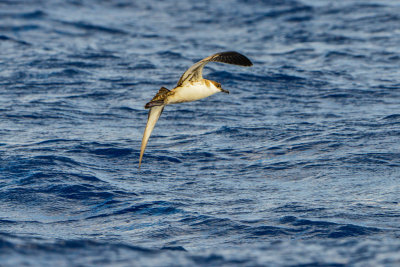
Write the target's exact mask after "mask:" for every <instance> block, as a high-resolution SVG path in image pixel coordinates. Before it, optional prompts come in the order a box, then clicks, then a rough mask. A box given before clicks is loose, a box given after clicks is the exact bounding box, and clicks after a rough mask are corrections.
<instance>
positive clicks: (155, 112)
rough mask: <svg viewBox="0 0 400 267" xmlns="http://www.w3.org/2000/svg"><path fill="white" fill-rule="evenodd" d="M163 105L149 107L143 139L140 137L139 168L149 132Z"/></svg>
mask: <svg viewBox="0 0 400 267" xmlns="http://www.w3.org/2000/svg"><path fill="white" fill-rule="evenodd" d="M164 107H165V105H160V106H153V107H151V108H150V111H149V115H148V117H147V124H146V128H145V130H144V134H143V139H142V146H141V147H140V158H139V168H140V165H141V163H142V158H143V153H144V150H145V149H146V146H147V142H148V141H149V138H150V135H151V132H152V131H153V129H154V126H155V125H156V123H157V121H158V118H159V117H160V116H161V114H162V112H163V110H164Z"/></svg>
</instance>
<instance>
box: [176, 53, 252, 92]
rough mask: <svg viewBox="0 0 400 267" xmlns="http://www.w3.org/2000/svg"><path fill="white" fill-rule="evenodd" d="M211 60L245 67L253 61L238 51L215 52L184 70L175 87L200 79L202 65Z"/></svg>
mask: <svg viewBox="0 0 400 267" xmlns="http://www.w3.org/2000/svg"><path fill="white" fill-rule="evenodd" d="M212 61H214V62H221V63H227V64H234V65H239V66H247V67H249V66H252V65H253V63H251V61H250V60H249V59H248V58H247V57H245V56H244V55H242V54H240V53H238V52H234V51H229V52H221V53H217V54H214V55H212V56H209V57H206V58H205V59H202V60H200V61H199V62H197V63H195V64H194V65H193V66H191V67H190V68H189V69H188V70H187V71H185V73H184V74H183V75H182V77H181V78H180V79H179V81H178V84H177V87H178V86H181V85H183V84H184V83H187V82H190V81H197V80H200V79H202V78H203V75H202V72H203V68H204V66H205V65H206V64H207V63H208V62H212Z"/></svg>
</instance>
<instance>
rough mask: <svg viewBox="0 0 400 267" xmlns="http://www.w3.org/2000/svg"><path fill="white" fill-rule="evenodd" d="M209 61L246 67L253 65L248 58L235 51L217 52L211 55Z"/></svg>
mask: <svg viewBox="0 0 400 267" xmlns="http://www.w3.org/2000/svg"><path fill="white" fill-rule="evenodd" d="M211 61H216V62H222V63H227V64H234V65H239V66H246V67H250V66H253V63H252V62H251V61H250V59H248V58H247V57H246V56H244V55H242V54H240V53H238V52H235V51H227V52H221V53H217V54H215V55H214V56H212V58H211Z"/></svg>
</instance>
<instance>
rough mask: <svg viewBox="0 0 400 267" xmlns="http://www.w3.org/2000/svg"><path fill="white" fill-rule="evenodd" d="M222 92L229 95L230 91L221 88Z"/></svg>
mask: <svg viewBox="0 0 400 267" xmlns="http://www.w3.org/2000/svg"><path fill="white" fill-rule="evenodd" d="M220 90H221V92H223V93H227V94H229V91H228V90H225V89H222V88H220Z"/></svg>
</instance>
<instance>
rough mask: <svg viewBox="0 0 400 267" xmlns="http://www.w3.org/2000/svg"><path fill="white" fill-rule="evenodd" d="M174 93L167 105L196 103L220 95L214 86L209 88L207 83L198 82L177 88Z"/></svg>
mask: <svg viewBox="0 0 400 267" xmlns="http://www.w3.org/2000/svg"><path fill="white" fill-rule="evenodd" d="M174 91H175V92H174V94H173V95H171V96H169V97H168V99H167V104H175V103H182V102H190V101H196V100H199V99H202V98H205V97H208V96H210V95H213V94H215V93H218V92H219V91H220V90H218V88H217V87H215V86H214V85H213V84H211V85H210V86H207V85H206V84H205V83H200V82H198V83H190V84H187V85H185V86H183V87H177V88H175V89H174Z"/></svg>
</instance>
